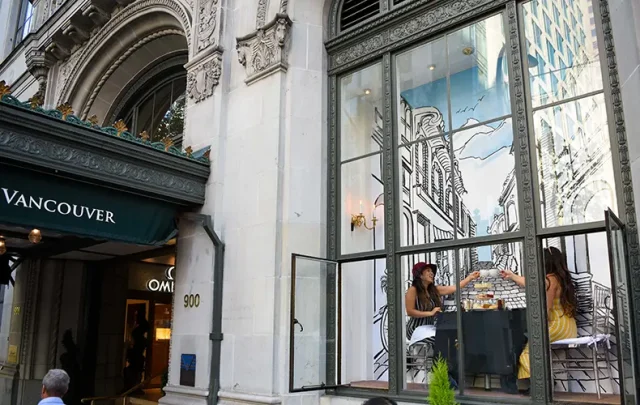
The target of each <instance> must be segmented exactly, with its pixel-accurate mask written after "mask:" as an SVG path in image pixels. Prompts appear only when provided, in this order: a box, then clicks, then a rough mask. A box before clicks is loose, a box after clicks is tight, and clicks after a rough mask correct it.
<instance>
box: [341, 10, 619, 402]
mask: <svg viewBox="0 0 640 405" xmlns="http://www.w3.org/2000/svg"><path fill="white" fill-rule="evenodd" d="M546 3H547V2H546V1H533V2H528V3H525V4H523V5H522V6H521V9H520V10H521V11H522V14H523V17H524V27H525V33H524V43H526V49H525V50H524V51H525V55H526V56H525V58H526V60H527V65H528V66H526V68H527V75H525V80H528V81H529V87H527V96H529V97H531V105H532V109H531V110H530V111H528V113H529V114H530V117H531V118H532V120H531V121H532V122H531V126H530V128H529V131H530V133H531V136H532V138H533V139H532V140H531V141H532V142H531V144H532V149H531V153H532V154H533V155H534V156H533V160H532V161H531V165H532V167H534V168H535V171H536V173H537V176H538V178H537V181H536V182H535V186H537V187H538V192H539V193H538V194H539V195H537V196H536V201H535V202H536V204H538V203H539V207H540V223H541V225H542V226H543V227H546V228H553V227H558V226H565V225H575V224H584V223H597V222H598V221H603V220H604V211H605V209H607V208H608V207H614V208H615V207H616V193H615V183H614V176H613V173H614V172H613V163H612V157H611V145H610V138H609V131H608V126H607V125H608V122H607V112H606V106H605V97H604V94H603V93H602V88H603V86H602V78H601V72H600V64H599V55H598V48H597V46H593V43H594V42H596V38H595V34H594V32H595V31H594V30H592V29H591V28H590V27H587V26H586V24H589V19H590V18H591V17H592V15H593V11H592V9H590V8H589V7H588V1H586V0H576V1H575V2H573V3H572V5H571V6H568V7H562V8H560V9H558V8H556V6H555V5H553V7H552V9H551V10H550V9H549V8H550V7H551V6H550V5H552V3H550V5H548V4H546ZM557 10H561V12H558V11H557ZM587 10H589V12H587ZM549 16H551V17H549ZM587 28H588V29H587ZM585 32H586V33H591V36H588V34H585ZM504 33H505V28H504V16H503V15H501V14H500V15H495V16H492V17H489V18H486V19H484V20H482V21H479V22H475V23H474V24H471V25H469V26H466V27H464V28H461V29H459V30H457V31H454V32H451V33H448V34H446V35H444V36H441V37H438V38H434V39H432V40H430V41H429V42H427V43H423V44H420V45H417V46H415V47H413V48H411V49H409V50H404V51H402V52H401V53H398V54H392V55H391V60H392V63H393V69H392V70H391V71H392V72H393V73H394V74H395V77H394V78H393V80H394V87H393V88H394V89H395V94H392V95H391V97H392V99H391V101H392V103H391V106H392V108H393V109H394V110H395V111H394V119H395V121H394V125H393V131H394V136H395V140H397V145H395V147H396V148H397V151H396V153H397V155H396V157H397V162H396V164H397V173H398V174H399V176H398V184H397V187H398V188H397V190H393V192H394V193H397V194H398V195H397V197H398V198H396V200H395V201H397V204H398V206H396V207H394V210H396V212H397V213H398V220H399V224H398V225H397V226H398V227H399V228H400V230H399V231H400V232H399V237H400V240H399V243H400V246H401V247H403V248H404V250H403V251H402V254H401V255H400V254H399V253H397V254H398V255H400V257H399V262H400V269H399V270H400V271H401V277H402V281H403V286H404V289H403V290H402V291H401V292H399V294H398V295H399V296H400V297H404V294H405V292H406V291H407V290H409V288H410V286H411V284H412V281H413V278H414V275H413V274H412V269H413V267H414V265H416V264H417V263H420V262H425V263H431V264H435V265H436V266H437V271H435V272H434V274H433V281H434V283H435V284H436V285H439V286H455V284H456V270H459V278H460V280H464V285H463V286H461V288H460V295H459V297H455V294H454V292H451V291H450V293H448V294H443V297H442V298H443V301H442V305H441V308H442V311H443V312H444V315H446V314H447V313H448V314H449V315H451V313H455V312H456V310H457V307H456V298H457V299H459V300H460V302H466V301H468V300H474V299H476V298H477V297H478V296H479V295H481V294H483V295H490V296H491V298H492V299H493V300H494V301H498V300H499V301H500V302H501V305H505V306H506V307H507V308H509V309H511V310H513V311H514V313H515V312H517V311H519V312H518V313H519V314H525V310H526V307H527V297H526V294H525V288H524V286H523V285H520V284H517V283H515V282H514V281H513V279H509V278H508V277H507V278H505V277H503V274H502V273H501V272H502V271H508V272H512V273H514V274H515V275H522V276H524V268H523V266H524V260H523V256H524V255H523V241H522V239H519V238H522V234H521V233H518V234H514V235H513V236H510V235H509V233H514V232H518V231H521V230H522V228H523V226H524V224H523V223H521V219H520V217H519V216H520V204H521V203H522V201H520V199H519V192H520V191H519V185H518V173H521V172H519V171H516V169H519V168H518V167H517V156H518V155H517V153H519V151H518V152H516V150H514V149H515V148H516V147H518V148H519V146H518V145H514V121H513V117H512V104H511V103H512V97H513V95H511V94H510V78H509V68H508V67H509V62H508V60H507V59H508V52H509V46H508V45H507V43H506V40H505V34H504ZM382 82H383V80H382V67H381V65H380V64H375V65H372V66H369V67H365V68H363V69H361V70H359V71H357V72H355V73H351V74H348V75H345V76H343V77H341V78H340V81H339V83H340V84H339V85H340V120H341V121H340V146H341V148H340V154H341V184H340V187H341V197H342V201H341V204H342V216H341V218H340V221H341V225H340V226H341V229H342V232H341V234H340V237H341V243H340V254H341V255H351V254H354V253H367V252H374V251H375V252H377V253H376V255H377V254H378V253H380V251H381V250H384V249H386V248H388V246H385V239H386V238H385V234H384V231H385V227H384V226H383V224H382V223H383V221H384V198H383V196H384V191H385V186H388V185H385V184H384V182H383V177H384V176H383V169H384V167H385V166H384V165H385V162H384V157H383V155H385V154H386V152H383V151H382V145H383V133H384V132H383V121H384V120H383V115H382V111H383V105H384V102H385V101H386V100H385V97H388V95H383V94H382V92H383V89H382ZM527 107H529V106H527ZM532 180H534V179H532ZM358 213H362V214H364V215H365V217H366V221H367V222H366V224H367V225H368V226H369V227H367V230H368V232H355V231H354V228H353V226H351V227H350V226H349V224H350V218H352V217H353V215H354V214H358ZM374 217H375V218H376V219H377V220H378V223H377V226H371V225H375V223H372V222H371V220H372V219H373V218H374ZM489 236H491V237H492V238H487V239H484V240H481V239H479V238H482V237H489ZM498 237H501V238H498ZM392 239H393V238H392ZM463 239H464V240H465V241H466V240H469V239H474V240H472V241H471V242H475V241H478V242H477V244H474V245H471V246H466V245H465V246H464V247H455V246H453V245H452V244H445V246H446V249H445V248H441V249H434V248H433V246H432V244H434V243H438V242H444V241H451V240H463ZM497 239H500V240H499V241H496V240H497ZM502 239H504V240H502ZM544 244H545V246H554V247H557V248H558V249H560V251H562V252H564V254H566V256H567V263H568V267H569V271H570V273H571V277H572V279H573V281H574V282H575V284H576V286H577V295H578V299H579V308H578V315H577V317H576V319H577V323H578V332H579V335H580V336H584V335H588V334H591V333H594V330H596V329H597V331H598V333H602V334H606V335H610V336H609V337H608V338H607V339H609V340H608V346H607V347H608V350H607V351H606V360H602V362H599V363H598V364H601V365H602V366H603V368H607V369H608V370H609V371H607V372H606V373H605V374H606V375H607V378H602V379H598V381H596V378H595V376H596V374H595V373H594V372H590V371H588V370H587V371H580V372H574V371H565V372H563V370H562V369H561V368H554V370H553V373H554V379H555V381H556V383H555V386H554V390H555V391H556V392H567V391H570V392H576V391H577V392H587V393H595V392H599V393H616V392H617V390H619V383H618V374H617V368H618V364H617V360H616V350H617V348H616V344H617V343H616V339H615V336H611V334H612V333H614V329H615V328H614V326H615V325H614V322H613V315H612V312H611V310H612V308H611V305H612V301H611V281H610V279H609V277H610V275H609V274H610V273H609V265H608V262H607V259H608V252H607V243H606V239H605V238H604V235H603V234H589V235H577V236H571V237H566V236H563V237H553V238H549V239H546V240H545V241H544ZM407 251H412V253H410V254H407V253H406V252H407ZM372 256H373V254H372ZM386 263H387V262H386V258H379V259H371V260H363V261H361V262H352V263H349V264H348V266H349V267H350V268H352V269H353V270H351V271H353V272H356V270H355V268H359V269H360V270H359V271H358V274H359V276H358V277H354V278H352V279H351V278H350V279H349V281H348V282H349V283H351V287H350V289H348V288H346V287H345V285H346V284H344V282H343V288H344V290H343V291H345V292H346V291H349V293H348V295H349V298H348V299H349V302H350V303H352V304H349V305H356V306H357V305H360V306H362V307H361V308H360V310H361V311H360V312H359V311H356V310H352V311H350V312H349V313H348V314H347V313H345V312H344V310H343V314H342V315H343V329H342V333H343V336H345V342H347V341H348V342H350V343H345V344H346V345H347V346H348V347H350V349H349V350H347V346H344V345H343V355H344V356H347V357H349V358H350V360H349V361H352V362H357V365H351V364H348V361H347V360H345V358H343V364H342V365H341V367H342V368H343V369H342V371H343V375H346V379H343V383H354V382H368V384H369V385H365V387H368V388H372V387H373V388H376V387H378V388H383V387H386V386H385V385H384V384H381V385H376V384H374V383H375V382H379V383H382V382H386V381H388V378H389V358H388V354H389V346H388V337H389V335H388V334H389V330H388V317H389V313H388V305H387V304H388V303H387V288H388V285H389V283H391V282H392V281H393V280H391V279H390V275H389V271H388V269H387V267H386V265H387V264H386ZM476 272H479V273H478V274H480V278H478V279H475V278H474V277H476V276H475V275H474V274H476ZM362 285H366V286H367V287H366V289H367V290H366V291H363V289H362ZM453 291H455V288H454V290H453ZM344 294H345V293H344V292H343V296H344ZM543 299H544V297H543ZM363 303H364V304H363ZM400 305H402V308H403V309H406V308H405V305H406V304H404V301H403V303H402V304H400ZM363 314H366V316H364V317H363ZM347 315H348V318H346V316H347ZM455 316H457V315H453V318H451V316H449V319H456V318H455ZM460 316H462V317H463V319H464V315H460ZM363 319H366V321H367V325H366V326H364V325H363V324H362V320H363ZM408 320H409V317H408V316H406V317H405V319H404V322H405V323H406V322H407V321H408ZM518 322H520V323H519V324H518V325H519V326H518V327H521V328H522V333H520V335H519V339H520V340H518V341H517V342H516V340H517V339H515V338H514V340H512V341H509V342H507V343H508V344H510V345H515V346H517V345H518V344H522V345H523V346H524V344H525V343H526V339H524V336H526V335H525V329H526V327H527V325H526V316H524V315H523V316H522V317H521V318H520V321H518ZM594 324H597V328H595V329H594ZM345 325H346V326H345ZM472 325H473V323H467V321H464V322H463V329H470V328H473V326H472ZM516 329H517V328H516ZM516 329H514V330H516ZM411 333H412V332H411ZM411 333H410V334H409V335H407V334H406V331H405V334H403V335H402V336H400V337H398V338H399V339H397V341H399V342H401V344H403V345H404V347H405V349H406V350H405V351H406V358H405V359H404V361H405V367H404V369H405V370H404V371H405V373H406V375H405V377H406V378H405V383H406V385H405V386H406V388H408V389H422V390H424V389H426V388H427V387H428V382H429V373H428V370H430V365H429V361H430V360H431V358H432V356H433V354H434V347H435V346H434V345H436V343H435V342H434V341H433V340H430V338H432V337H433V336H431V337H430V338H424V339H422V338H421V339H418V338H416V337H413V336H410V335H411ZM463 333H467V332H463ZM507 343H505V344H507ZM466 349H468V348H466ZM550 349H553V347H551V348H550ZM552 352H553V356H556V357H554V358H556V359H559V358H560V357H561V356H570V358H576V359H579V360H578V361H579V362H585V361H587V362H588V361H591V360H590V357H589V355H590V354H589V353H590V352H589V350H588V348H581V347H577V348H575V349H572V350H569V351H564V352H563V351H560V350H555V349H553V350H552ZM473 355H474V354H473V353H470V354H469V357H470V358H472V357H473ZM465 367H467V375H466V376H465V377H463V378H460V380H461V381H457V384H465V386H467V387H477V388H482V387H484V386H486V385H487V384H490V385H491V386H502V387H503V388H504V387H505V386H508V384H509V382H505V381H504V380H501V379H496V378H487V379H485V378H484V376H483V375H481V373H476V372H474V371H473V370H474V369H473V366H472V365H471V366H470V365H467V366H465ZM605 371H606V370H605ZM494 380H496V381H494ZM355 386H357V385H355ZM516 393H517V391H516Z"/></svg>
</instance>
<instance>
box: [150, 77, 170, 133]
mask: <svg viewBox="0 0 640 405" xmlns="http://www.w3.org/2000/svg"><path fill="white" fill-rule="evenodd" d="M171 90H172V84H171V83H167V84H166V85H164V86H162V87H160V88H159V89H158V90H157V91H156V94H155V99H154V104H153V121H152V124H151V128H152V129H153V132H151V141H152V142H160V141H161V140H162V138H161V137H160V134H159V133H158V132H157V130H158V127H159V126H160V123H161V122H162V120H163V119H164V117H165V115H166V112H167V111H168V110H169V108H170V107H171V104H172V103H171Z"/></svg>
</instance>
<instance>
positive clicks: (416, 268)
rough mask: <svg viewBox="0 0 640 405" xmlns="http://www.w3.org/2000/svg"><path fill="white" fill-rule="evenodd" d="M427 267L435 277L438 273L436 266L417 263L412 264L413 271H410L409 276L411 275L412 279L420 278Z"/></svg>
mask: <svg viewBox="0 0 640 405" xmlns="http://www.w3.org/2000/svg"><path fill="white" fill-rule="evenodd" d="M427 267H430V268H431V271H433V275H434V276H435V275H436V272H437V271H438V266H436V265H435V264H430V263H425V262H419V263H416V264H414V265H413V269H412V270H411V274H413V278H416V277H420V275H421V274H422V272H423V271H425V269H426V268H427Z"/></svg>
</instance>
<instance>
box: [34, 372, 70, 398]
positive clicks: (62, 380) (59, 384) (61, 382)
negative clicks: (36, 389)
mask: <svg viewBox="0 0 640 405" xmlns="http://www.w3.org/2000/svg"><path fill="white" fill-rule="evenodd" d="M69 382H70V378H69V375H68V374H67V372H66V371H64V370H60V369H52V370H49V372H48V373H47V375H45V376H44V378H43V379H42V393H41V394H40V397H41V398H42V399H44V398H62V397H63V396H64V394H66V393H67V391H68V390H69Z"/></svg>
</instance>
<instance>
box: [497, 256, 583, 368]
mask: <svg viewBox="0 0 640 405" xmlns="http://www.w3.org/2000/svg"><path fill="white" fill-rule="evenodd" d="M544 269H545V274H546V277H545V284H546V287H547V321H548V322H549V341H550V342H556V341H558V340H563V339H570V338H575V337H577V336H578V328H577V326H576V310H577V308H578V299H577V297H576V290H575V285H574V284H573V280H571V274H570V273H569V269H568V267H567V258H566V256H565V255H564V253H562V252H561V251H560V250H559V249H557V248H554V247H549V248H545V249H544ZM501 273H502V277H503V278H504V279H507V280H512V281H513V282H515V283H516V284H518V285H519V286H522V287H524V285H525V279H524V277H522V276H519V275H517V274H513V273H512V272H511V271H508V270H504V271H502V272H501ZM530 377H531V368H530V362H529V344H528V343H527V345H526V346H525V348H524V350H523V351H522V354H520V362H519V365H518V379H528V378H530Z"/></svg>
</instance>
